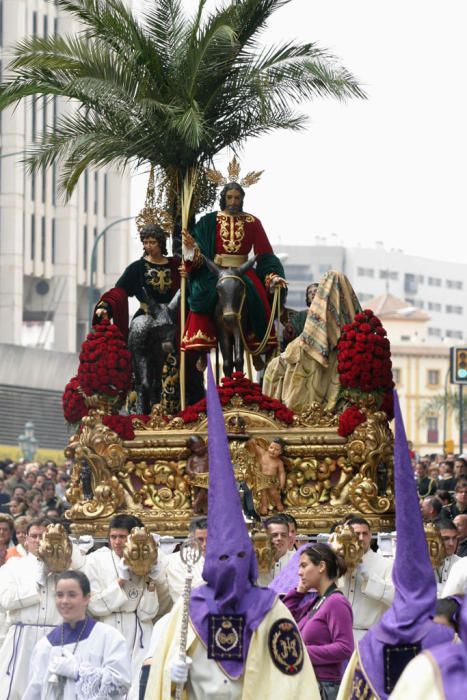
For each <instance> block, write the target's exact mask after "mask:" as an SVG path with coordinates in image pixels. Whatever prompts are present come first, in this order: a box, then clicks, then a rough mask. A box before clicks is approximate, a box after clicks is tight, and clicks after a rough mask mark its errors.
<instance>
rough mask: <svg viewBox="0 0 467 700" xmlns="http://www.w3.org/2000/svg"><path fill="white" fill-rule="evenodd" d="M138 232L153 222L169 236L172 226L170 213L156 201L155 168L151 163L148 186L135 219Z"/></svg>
mask: <svg viewBox="0 0 467 700" xmlns="http://www.w3.org/2000/svg"><path fill="white" fill-rule="evenodd" d="M135 221H136V227H137V229H138V232H139V233H141V231H142V230H143V228H144V227H145V226H149V225H150V224H154V225H155V226H160V227H161V228H162V229H163V230H164V231H165V234H166V236H170V234H171V233H172V228H173V220H172V217H171V216H170V214H169V213H168V212H167V211H166V210H165V209H163V208H162V207H161V206H159V205H158V203H157V197H156V185H155V170H154V166H153V165H151V170H150V172H149V180H148V186H147V189H146V200H145V202H144V207H143V208H142V209H141V211H140V213H139V214H138V216H137V217H136V219H135Z"/></svg>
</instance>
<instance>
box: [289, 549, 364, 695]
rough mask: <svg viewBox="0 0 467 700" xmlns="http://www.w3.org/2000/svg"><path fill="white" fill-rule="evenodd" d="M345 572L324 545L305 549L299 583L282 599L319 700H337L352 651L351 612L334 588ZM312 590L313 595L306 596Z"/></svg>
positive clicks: (344, 568)
mask: <svg viewBox="0 0 467 700" xmlns="http://www.w3.org/2000/svg"><path fill="white" fill-rule="evenodd" d="M346 569H347V567H346V565H345V562H344V560H343V559H342V557H341V556H340V555H339V554H336V553H335V552H334V550H332V549H331V548H330V547H329V546H328V545H326V544H315V545H313V546H310V547H307V548H306V549H305V550H304V551H303V552H302V554H301V556H300V565H299V572H298V573H299V577H300V583H299V585H298V586H297V588H296V589H292V590H291V591H289V593H287V595H286V597H285V598H284V603H285V605H286V606H287V607H288V608H289V610H290V612H291V613H292V615H293V616H294V618H295V620H296V621H297V623H298V627H299V630H300V632H301V635H302V638H303V641H304V643H305V645H306V648H307V651H308V654H309V656H310V660H311V663H312V664H313V667H314V669H315V673H316V677H317V679H318V681H319V686H320V691H321V697H322V698H323V700H334V699H335V698H336V697H337V693H338V690H339V684H340V681H341V679H342V674H343V671H344V666H345V663H346V662H348V661H349V659H350V657H351V656H352V652H353V650H354V642H353V634H352V608H351V606H350V603H349V601H348V600H347V598H346V597H345V596H344V595H343V594H342V593H341V592H340V591H339V590H338V588H337V585H336V581H337V579H338V578H339V577H340V576H343V575H344V574H345V572H346ZM312 589H315V591H316V593H314V595H312V596H310V595H307V593H308V591H312Z"/></svg>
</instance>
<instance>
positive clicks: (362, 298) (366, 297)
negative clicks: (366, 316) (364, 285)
mask: <svg viewBox="0 0 467 700" xmlns="http://www.w3.org/2000/svg"><path fill="white" fill-rule="evenodd" d="M357 297H358V299H359V301H368V300H369V299H373V298H374V296H373V294H366V293H365V292H358V294H357Z"/></svg>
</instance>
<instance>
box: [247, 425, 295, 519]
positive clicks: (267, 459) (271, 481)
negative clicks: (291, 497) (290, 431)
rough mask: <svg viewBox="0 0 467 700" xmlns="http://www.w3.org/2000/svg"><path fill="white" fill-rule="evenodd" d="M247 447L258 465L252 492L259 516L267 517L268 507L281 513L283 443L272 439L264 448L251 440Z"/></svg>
mask: <svg viewBox="0 0 467 700" xmlns="http://www.w3.org/2000/svg"><path fill="white" fill-rule="evenodd" d="M247 447H248V448H249V449H251V450H252V451H253V452H254V453H255V455H256V459H257V462H258V464H259V469H256V470H255V473H254V479H253V480H254V482H255V484H254V486H253V492H254V493H255V494H257V495H258V496H259V501H260V507H259V513H260V515H268V513H269V507H270V506H271V507H272V508H273V510H277V511H278V512H279V513H282V512H283V511H284V506H283V503H282V500H281V491H283V490H284V489H285V483H286V472H285V466H284V462H283V461H282V455H283V453H284V448H285V442H284V441H283V440H282V439H281V438H274V440H272V441H271V442H270V443H269V445H268V447H267V448H266V447H263V446H262V445H261V444H260V443H259V442H258V441H257V440H255V439H254V438H251V439H250V440H248V442H247Z"/></svg>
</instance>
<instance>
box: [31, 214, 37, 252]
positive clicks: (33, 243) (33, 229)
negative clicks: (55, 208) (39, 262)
mask: <svg viewBox="0 0 467 700" xmlns="http://www.w3.org/2000/svg"><path fill="white" fill-rule="evenodd" d="M35 255H36V215H35V214H31V260H34V257H35Z"/></svg>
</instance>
